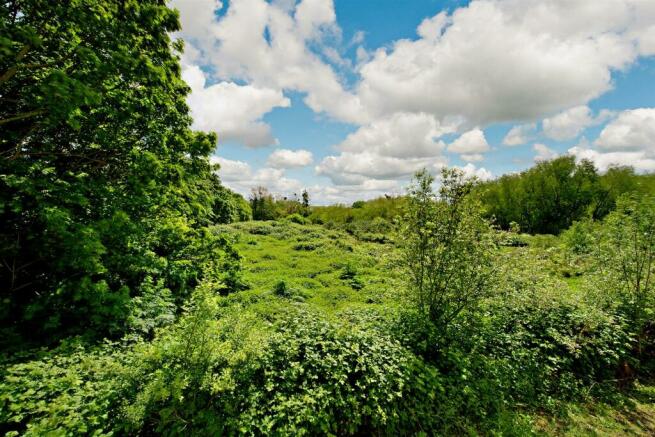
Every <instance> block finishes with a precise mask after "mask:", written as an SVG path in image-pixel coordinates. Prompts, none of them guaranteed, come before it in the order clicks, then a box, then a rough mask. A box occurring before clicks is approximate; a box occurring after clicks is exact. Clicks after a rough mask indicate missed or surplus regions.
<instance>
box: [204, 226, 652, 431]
mask: <svg viewBox="0 0 655 437" xmlns="http://www.w3.org/2000/svg"><path fill="white" fill-rule="evenodd" d="M217 230H219V231H221V232H227V233H228V234H229V235H231V237H232V238H233V239H234V242H235V246H236V247H237V249H238V250H239V252H240V254H241V255H242V256H243V271H244V279H245V281H246V282H247V283H248V285H249V287H250V288H249V289H248V290H246V291H243V292H240V293H236V294H234V295H231V296H230V297H229V299H230V300H233V301H239V302H241V303H242V304H243V305H247V306H248V308H249V310H253V311H255V312H256V313H258V314H259V315H260V316H263V319H267V318H268V319H271V320H272V319H275V318H276V317H278V316H279V315H280V314H282V313H284V312H285V311H286V310H289V309H291V308H294V307H302V308H303V309H306V310H311V311H316V312H318V313H320V314H321V315H322V316H324V317H327V318H336V319H339V320H340V321H342V322H346V323H348V321H349V320H350V319H349V318H348V314H349V313H350V312H353V311H368V312H370V313H372V314H375V315H377V316H382V317H386V316H391V315H393V314H394V311H395V310H396V309H398V307H399V306H400V305H402V302H403V298H402V289H403V286H402V281H401V278H399V277H398V276H397V274H396V273H395V269H394V268H393V260H394V256H395V254H396V252H395V247H394V245H393V244H388V243H387V244H382V243H377V242H371V241H364V240H359V239H357V238H356V237H355V236H353V235H350V234H348V233H346V232H344V231H339V230H330V229H326V228H325V227H324V226H320V225H300V224H296V223H290V222H288V221H278V222H273V221H271V222H242V223H235V224H232V225H223V226H220V227H218V228H217ZM527 240H528V247H516V248H514V247H512V248H507V247H505V248H503V250H502V251H501V253H502V254H503V256H504V257H509V260H510V262H512V259H514V260H515V261H516V262H517V263H520V261H522V260H524V259H525V258H526V257H534V258H535V259H538V260H540V261H538V262H534V263H533V264H531V265H534V266H539V267H538V268H539V269H541V270H542V271H543V272H544V273H547V274H548V275H550V276H551V277H552V278H553V279H556V280H557V281H559V282H558V283H562V284H566V285H567V286H568V287H567V288H568V290H567V292H569V293H577V292H579V290H580V286H581V283H582V281H583V280H584V278H583V276H580V275H577V274H572V275H571V274H569V273H567V272H569V271H574V272H575V271H576V270H577V269H576V267H575V265H573V266H571V265H570V263H568V262H567V261H566V260H565V259H563V258H562V256H561V251H559V250H558V244H559V243H558V241H557V239H556V237H553V236H537V237H530V238H528V239H527ZM560 292H562V291H560ZM355 319H356V320H358V322H357V323H361V320H362V319H361V318H355ZM561 410H562V412H561V413H560V414H559V415H544V414H525V413H520V414H519V413H517V416H516V417H513V418H512V417H510V418H508V423H509V425H508V426H509V428H510V431H511V432H510V431H508V433H509V434H518V435H524V434H526V433H532V434H535V435H561V436H587V435H588V436H622V435H632V436H649V435H655V384H650V385H637V386H636V387H634V389H632V390H630V391H626V392H623V393H618V394H617V396H616V400H615V402H612V403H611V404H607V403H600V402H598V401H593V400H592V401H589V402H588V403H571V404H564V405H563V406H562V409H561ZM518 419H520V420H518ZM517 423H520V424H522V426H523V425H527V430H524V429H523V428H521V430H520V431H517V428H516V426H518V425H516V424H517Z"/></svg>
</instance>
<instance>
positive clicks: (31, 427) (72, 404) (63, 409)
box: [0, 341, 126, 436]
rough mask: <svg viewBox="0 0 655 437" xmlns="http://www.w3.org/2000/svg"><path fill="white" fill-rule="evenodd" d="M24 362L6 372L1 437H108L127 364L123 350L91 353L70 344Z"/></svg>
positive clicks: (0, 396)
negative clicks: (21, 436)
mask: <svg viewBox="0 0 655 437" xmlns="http://www.w3.org/2000/svg"><path fill="white" fill-rule="evenodd" d="M15 358H17V357H15ZM21 358H22V362H19V363H9V364H5V365H4V366H3V368H2V379H1V380H0V381H1V382H0V432H2V433H3V435H4V434H5V433H7V434H6V435H18V434H21V435H26V436H40V435H46V434H47V435H109V434H110V432H111V430H112V428H113V427H114V424H113V423H112V420H113V419H114V418H115V417H114V416H113V415H112V414H111V411H113V410H114V409H115V408H116V407H117V405H118V402H119V400H120V384H121V381H120V379H119V378H118V376H119V375H120V374H121V373H122V370H121V369H122V366H123V363H124V361H125V358H126V356H125V355H124V352H123V350H122V348H120V347H118V345H116V344H107V345H106V346H103V347H96V348H91V349H89V348H85V347H84V346H82V345H81V344H76V343H75V342H74V341H72V342H67V343H64V344H63V345H62V346H60V347H59V348H57V349H55V350H53V351H51V352H49V353H47V354H44V353H39V354H38V355H36V356H30V357H21ZM12 433H13V434H12Z"/></svg>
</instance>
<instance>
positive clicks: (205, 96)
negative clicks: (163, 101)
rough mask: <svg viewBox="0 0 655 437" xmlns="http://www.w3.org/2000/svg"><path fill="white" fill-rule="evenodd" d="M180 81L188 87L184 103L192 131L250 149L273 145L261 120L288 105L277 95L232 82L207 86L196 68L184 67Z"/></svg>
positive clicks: (287, 101) (274, 92) (272, 139)
mask: <svg viewBox="0 0 655 437" xmlns="http://www.w3.org/2000/svg"><path fill="white" fill-rule="evenodd" d="M182 77H183V79H184V80H185V81H186V82H187V83H188V84H189V86H190V87H191V94H190V95H189V97H188V99H187V101H188V104H189V107H190V108H191V115H192V116H193V127H194V128H195V129H199V130H206V131H215V132H217V133H218V136H219V141H226V140H238V141H241V142H243V143H244V144H245V145H247V146H249V147H260V146H267V145H269V144H274V143H275V142H276V141H275V139H274V138H273V136H272V134H271V129H270V126H268V125H267V124H265V123H263V122H261V121H260V118H261V117H262V116H263V115H264V114H266V113H267V112H269V111H271V110H272V109H273V108H275V107H287V106H289V105H290V102H289V99H287V98H286V97H284V95H283V94H282V93H281V92H280V91H277V90H274V89H270V88H257V87H255V86H252V85H237V84H235V83H233V82H220V83H217V84H214V85H210V86H206V84H205V74H204V73H203V72H202V70H201V69H200V68H199V67H197V66H190V67H185V68H184V69H183V71H182Z"/></svg>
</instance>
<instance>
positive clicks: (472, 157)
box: [459, 153, 484, 162]
mask: <svg viewBox="0 0 655 437" xmlns="http://www.w3.org/2000/svg"><path fill="white" fill-rule="evenodd" d="M459 157H460V158H462V159H463V160H464V161H467V162H478V161H484V155H482V154H480V153H473V154H467V153H465V154H463V155H459Z"/></svg>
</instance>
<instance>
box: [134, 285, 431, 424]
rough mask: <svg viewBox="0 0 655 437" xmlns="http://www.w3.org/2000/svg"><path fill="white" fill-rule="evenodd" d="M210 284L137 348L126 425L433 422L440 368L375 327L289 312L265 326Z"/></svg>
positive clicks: (305, 313)
mask: <svg viewBox="0 0 655 437" xmlns="http://www.w3.org/2000/svg"><path fill="white" fill-rule="evenodd" d="M285 288H286V287H285ZM210 289H211V287H209V288H204V291H200V292H198V294H196V295H195V296H194V301H193V302H194V303H193V306H192V307H190V308H189V311H188V313H187V315H185V316H184V317H183V318H182V319H181V321H180V322H179V323H178V324H176V325H175V327H173V329H169V330H167V331H166V332H162V335H161V336H160V337H159V338H158V339H157V340H156V341H155V342H154V343H153V344H152V345H143V346H141V347H140V348H141V349H140V350H138V353H137V355H136V356H139V357H142V360H141V361H140V362H139V363H135V365H134V366H133V367H131V368H130V369H129V372H128V373H127V378H126V379H124V381H126V382H127V384H126V385H125V387H126V388H127V390H126V391H125V393H126V394H125V399H126V402H125V405H124V407H123V410H122V411H123V413H122V417H123V418H124V419H125V420H126V422H125V424H124V426H125V428H124V429H125V431H128V432H131V433H145V434H148V433H161V432H166V433H178V432H184V433H187V434H188V433H191V434H193V433H195V432H202V433H209V434H236V433H243V432H250V433H254V434H267V435H269V434H276V435H279V434H283V435H288V434H294V435H316V434H326V433H331V434H337V435H351V434H355V433H359V434H362V433H363V434H368V433H372V432H373V433H386V434H394V433H396V432H408V430H417V431H418V430H419V429H422V427H428V428H427V429H430V426H433V424H434V423H435V421H436V420H437V419H436V418H437V417H438V416H437V415H436V414H435V412H436V410H435V401H436V400H437V399H439V393H440V387H441V386H440V380H439V378H438V375H437V373H436V371H435V370H434V369H433V368H431V367H429V366H426V365H425V364H424V363H422V362H421V361H420V360H418V359H417V358H415V357H414V356H413V355H412V354H411V353H410V352H408V351H407V350H405V349H404V348H402V347H401V346H400V344H398V343H397V342H395V341H394V340H392V339H391V338H389V337H387V336H384V335H383V334H381V333H380V332H379V331H377V330H368V331H361V330H358V329H355V328H354V327H353V326H350V325H349V326H339V325H333V324H331V323H328V322H326V321H323V320H321V319H319V318H318V317H317V316H315V315H313V314H311V313H307V312H291V315H290V316H281V318H280V319H279V321H278V322H277V324H276V325H275V326H274V327H273V328H272V332H269V331H268V330H264V329H263V328H262V327H261V326H260V325H259V324H258V323H257V321H256V319H255V318H253V317H251V315H249V312H248V311H243V310H242V311H237V310H236V309H229V308H221V305H222V304H221V301H220V300H216V299H217V298H215V297H213V296H212V295H211V293H210Z"/></svg>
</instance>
